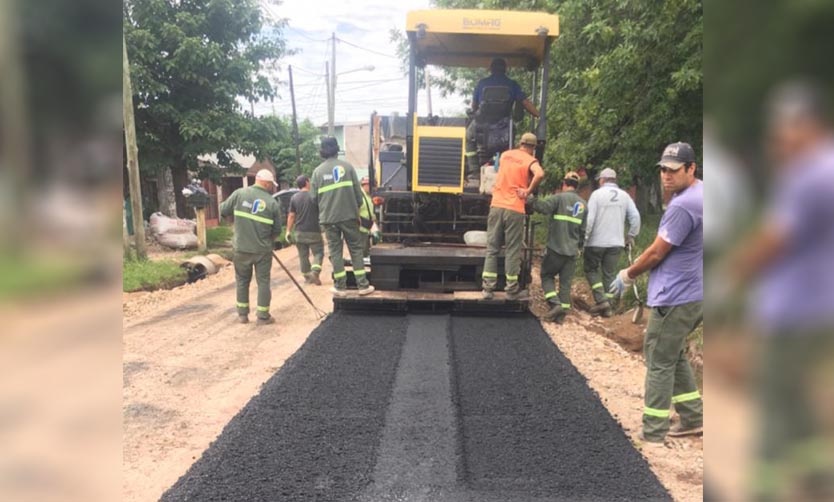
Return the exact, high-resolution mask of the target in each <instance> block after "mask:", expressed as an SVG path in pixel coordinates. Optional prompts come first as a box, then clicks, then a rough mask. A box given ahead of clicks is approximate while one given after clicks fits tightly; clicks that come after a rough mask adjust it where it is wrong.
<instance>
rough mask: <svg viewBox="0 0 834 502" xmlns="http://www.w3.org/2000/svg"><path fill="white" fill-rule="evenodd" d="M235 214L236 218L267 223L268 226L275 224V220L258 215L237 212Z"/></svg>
mask: <svg viewBox="0 0 834 502" xmlns="http://www.w3.org/2000/svg"><path fill="white" fill-rule="evenodd" d="M234 214H235V216H236V217H237V216H240V217H241V218H246V219H247V220H254V221H258V222H260V223H266V224H267V225H272V224H273V223H275V220H271V219H269V218H264V217H263V216H257V215H254V214H251V213H247V212H245V211H238V210H235V213H234Z"/></svg>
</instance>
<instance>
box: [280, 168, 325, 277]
mask: <svg viewBox="0 0 834 502" xmlns="http://www.w3.org/2000/svg"><path fill="white" fill-rule="evenodd" d="M295 186H297V187H298V189H299V191H298V192H296V193H295V195H293V196H292V199H290V214H289V215H288V216H287V234H286V239H287V242H294V243H295V248H296V250H297V251H298V264H299V265H300V266H301V274H302V275H303V276H304V281H305V282H307V283H308V284H316V285H318V286H321V279H320V278H319V274H321V262H322V260H323V259H324V240H322V238H321V227H320V226H319V208H318V207H317V206H316V203H315V202H313V199H312V197H310V179H309V178H308V177H307V176H306V175H304V174H302V175H301V176H299V177H298V178H296V179H295ZM293 230H294V231H295V232H294V233H293ZM310 252H312V253H313V263H312V264H310Z"/></svg>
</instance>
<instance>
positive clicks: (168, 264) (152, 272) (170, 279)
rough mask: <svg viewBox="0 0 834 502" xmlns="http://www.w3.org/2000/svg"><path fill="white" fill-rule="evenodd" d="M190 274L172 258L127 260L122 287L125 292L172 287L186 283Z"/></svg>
mask: <svg viewBox="0 0 834 502" xmlns="http://www.w3.org/2000/svg"><path fill="white" fill-rule="evenodd" d="M187 278H188V274H187V273H186V272H185V269H183V268H182V267H180V266H179V264H178V263H176V262H173V261H171V260H161V261H151V260H125V261H124V264H123V268H122V289H123V290H124V291H125V292H132V291H153V290H156V289H170V288H173V287H176V286H179V285H181V284H185V282H186V279H187Z"/></svg>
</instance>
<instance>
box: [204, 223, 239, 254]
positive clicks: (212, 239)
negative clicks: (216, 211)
mask: <svg viewBox="0 0 834 502" xmlns="http://www.w3.org/2000/svg"><path fill="white" fill-rule="evenodd" d="M233 235H234V230H232V227H230V226H226V225H220V226H218V227H214V228H207V229H206V245H207V246H208V248H209V249H211V248H217V247H226V246H229V245H231V241H232V236H233Z"/></svg>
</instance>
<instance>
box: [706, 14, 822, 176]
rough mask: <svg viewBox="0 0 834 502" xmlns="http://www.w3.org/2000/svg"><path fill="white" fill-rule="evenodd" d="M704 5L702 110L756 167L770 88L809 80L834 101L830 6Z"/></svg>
mask: <svg viewBox="0 0 834 502" xmlns="http://www.w3.org/2000/svg"><path fill="white" fill-rule="evenodd" d="M706 10H707V13H708V17H709V21H708V30H709V33H708V36H707V37H706V38H705V40H704V51H705V53H706V58H705V60H704V71H705V72H706V74H707V75H708V76H709V77H708V78H709V87H708V93H707V95H706V97H705V98H706V99H705V101H704V107H705V110H706V111H707V113H708V114H709V116H710V117H711V118H712V119H713V121H712V122H710V123H711V125H712V126H714V129H715V131H716V133H717V135H718V136H720V137H721V139H722V140H723V141H724V142H725V144H728V145H729V146H730V147H732V148H733V149H736V150H740V153H741V154H742V155H743V156H745V157H752V158H753V159H754V162H753V164H756V163H758V162H759V159H760V158H761V154H760V153H759V150H760V146H761V137H762V134H763V126H764V124H765V123H766V120H765V117H764V109H763V106H762V104H763V102H764V100H765V97H766V95H767V93H768V92H769V91H770V90H771V86H773V85H774V84H776V83H778V82H780V81H782V80H784V79H786V78H794V77H796V76H806V77H814V78H816V79H817V80H818V81H819V82H820V84H821V86H822V88H823V89H827V92H828V93H829V98H831V101H834V85H832V84H834V65H832V64H831V50H830V47H831V44H830V42H829V41H830V37H831V35H830V33H831V26H832V25H834V3H831V2H767V3H762V4H751V3H747V2H725V1H720V0H713V1H711V2H707V9H706ZM831 111H834V110H829V112H831ZM757 157H758V158H757Z"/></svg>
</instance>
